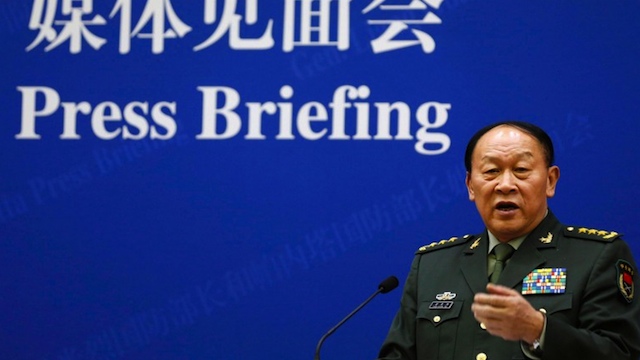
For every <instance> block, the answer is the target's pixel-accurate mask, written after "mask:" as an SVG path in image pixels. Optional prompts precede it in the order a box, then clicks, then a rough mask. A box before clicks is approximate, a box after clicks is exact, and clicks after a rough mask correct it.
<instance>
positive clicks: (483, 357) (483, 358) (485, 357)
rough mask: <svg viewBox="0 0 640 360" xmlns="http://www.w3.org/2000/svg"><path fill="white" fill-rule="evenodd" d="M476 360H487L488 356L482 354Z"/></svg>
mask: <svg viewBox="0 0 640 360" xmlns="http://www.w3.org/2000/svg"><path fill="white" fill-rule="evenodd" d="M476 360H487V354H485V353H480V354H478V355H476Z"/></svg>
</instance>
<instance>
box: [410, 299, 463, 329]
mask: <svg viewBox="0 0 640 360" xmlns="http://www.w3.org/2000/svg"><path fill="white" fill-rule="evenodd" d="M452 302H453V304H452V305H451V307H449V308H447V306H434V304H433V303H437V301H425V302H423V303H422V304H420V308H418V313H417V315H416V319H418V320H428V321H430V322H431V323H432V324H433V326H439V325H440V324H443V323H445V322H446V321H448V320H451V319H456V318H458V317H459V316H460V310H461V309H462V305H463V304H464V301H462V300H460V301H452Z"/></svg>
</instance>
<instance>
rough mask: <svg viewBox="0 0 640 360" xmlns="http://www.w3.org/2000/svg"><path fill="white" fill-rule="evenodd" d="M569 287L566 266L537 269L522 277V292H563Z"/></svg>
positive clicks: (528, 293) (525, 293) (527, 293)
mask: <svg viewBox="0 0 640 360" xmlns="http://www.w3.org/2000/svg"><path fill="white" fill-rule="evenodd" d="M566 288H567V269H566V268H544V269H535V270H533V271H532V272H531V273H529V275H527V276H525V277H524V279H522V294H523V295H533V294H563V293H564V291H565V289H566Z"/></svg>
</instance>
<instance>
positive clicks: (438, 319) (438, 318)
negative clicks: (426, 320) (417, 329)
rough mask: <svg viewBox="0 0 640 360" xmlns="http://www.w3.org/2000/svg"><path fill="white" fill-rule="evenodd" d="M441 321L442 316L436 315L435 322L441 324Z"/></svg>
mask: <svg viewBox="0 0 640 360" xmlns="http://www.w3.org/2000/svg"><path fill="white" fill-rule="evenodd" d="M440 320H442V319H441V318H440V316H438V315H436V316H434V317H433V322H436V323H439V322H440Z"/></svg>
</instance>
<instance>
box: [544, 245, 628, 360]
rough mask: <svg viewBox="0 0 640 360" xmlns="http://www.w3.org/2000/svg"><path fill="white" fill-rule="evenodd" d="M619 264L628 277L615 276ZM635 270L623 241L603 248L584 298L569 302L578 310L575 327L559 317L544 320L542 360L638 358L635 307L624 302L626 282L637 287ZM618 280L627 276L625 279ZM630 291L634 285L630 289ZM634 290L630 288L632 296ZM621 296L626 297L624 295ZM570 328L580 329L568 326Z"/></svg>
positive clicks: (570, 321) (559, 314)
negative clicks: (625, 265) (630, 280)
mask: <svg viewBox="0 0 640 360" xmlns="http://www.w3.org/2000/svg"><path fill="white" fill-rule="evenodd" d="M619 264H627V265H629V266H630V269H631V273H629V272H627V273H626V274H625V273H620V271H619V266H618V265H619ZM636 269H637V267H636V264H635V262H634V261H633V258H632V255H631V251H630V249H629V247H628V246H627V244H626V243H625V242H624V241H622V240H615V241H614V242H612V243H609V244H607V245H606V246H604V250H603V251H602V254H601V255H600V257H599V258H598V260H597V261H596V262H595V263H594V264H593V267H592V268H591V274H590V275H589V280H588V283H587V285H586V289H585V292H584V296H583V297H582V298H581V299H574V304H573V306H576V307H579V309H580V311H579V314H578V319H577V321H572V319H567V318H566V317H565V316H564V315H563V314H562V313H561V312H560V313H556V314H553V315H552V316H548V318H547V332H546V337H545V340H546V341H545V345H544V349H543V351H544V355H543V357H542V358H543V359H545V360H561V359H562V360H564V359H581V360H602V359H607V360H632V359H633V360H636V359H638V358H639V356H640V302H639V301H638V299H633V293H632V292H631V299H629V296H628V295H629V294H630V293H629V290H630V289H629V288H628V287H627V288H626V289H625V288H623V286H624V285H625V283H623V282H622V281H623V280H626V281H627V282H626V284H627V285H628V282H629V279H632V280H633V283H637V281H638V274H637V271H636ZM621 276H626V278H625V279H623V278H621ZM632 286H633V285H632ZM632 289H633V288H631V290H632ZM625 290H626V292H624V291H625ZM571 323H577V324H579V325H577V326H573V325H571Z"/></svg>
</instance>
